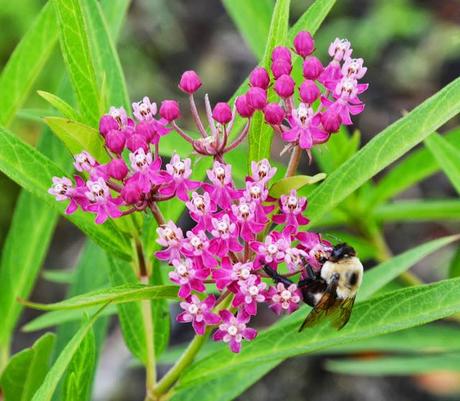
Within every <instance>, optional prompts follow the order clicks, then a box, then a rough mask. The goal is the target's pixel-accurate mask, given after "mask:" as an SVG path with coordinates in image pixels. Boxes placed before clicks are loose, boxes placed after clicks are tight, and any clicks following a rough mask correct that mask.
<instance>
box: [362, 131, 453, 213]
mask: <svg viewBox="0 0 460 401" xmlns="http://www.w3.org/2000/svg"><path fill="white" fill-rule="evenodd" d="M445 139H446V140H447V141H448V142H449V143H450V144H452V145H456V144H458V143H460V129H459V128H456V129H454V130H452V131H450V132H449V133H447V134H446V135H445ZM438 170H439V164H438V162H437V161H436V160H435V158H434V157H433V155H432V154H431V152H430V151H429V150H428V149H426V148H425V147H423V148H421V149H418V150H416V151H414V152H412V153H411V154H409V155H408V156H406V157H405V158H404V159H403V160H401V161H400V162H399V163H398V164H397V165H396V166H395V167H393V168H392V169H391V170H390V171H389V172H388V173H387V174H386V175H385V176H384V177H383V178H382V179H381V180H380V181H379V182H378V183H377V185H376V187H375V191H374V193H373V195H372V197H371V198H370V199H369V202H368V203H369V205H371V206H373V205H376V204H378V203H381V202H384V201H386V200H387V199H390V198H392V197H393V196H395V195H397V194H398V193H400V192H402V191H404V190H405V189H407V188H409V187H411V186H412V185H414V184H416V183H417V182H419V181H421V180H423V179H425V178H427V177H429V176H430V175H432V174H434V173H435V172H436V171H438Z"/></svg>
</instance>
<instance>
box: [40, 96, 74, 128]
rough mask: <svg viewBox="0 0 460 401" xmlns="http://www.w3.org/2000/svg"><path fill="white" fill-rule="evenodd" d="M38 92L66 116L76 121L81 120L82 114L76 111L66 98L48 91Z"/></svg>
mask: <svg viewBox="0 0 460 401" xmlns="http://www.w3.org/2000/svg"><path fill="white" fill-rule="evenodd" d="M38 94H39V95H40V96H41V97H42V98H43V99H45V100H46V101H47V102H48V103H49V104H50V105H51V106H53V107H54V108H55V109H56V110H57V111H59V112H60V113H61V114H62V115H63V116H64V117H66V118H68V119H69V120H74V121H79V120H80V116H79V115H78V113H77V111H75V110H74V109H73V108H72V106H71V105H70V104H69V103H67V102H66V101H65V100H64V99H61V98H60V97H59V96H57V95H53V94H52V93H49V92H46V91H38Z"/></svg>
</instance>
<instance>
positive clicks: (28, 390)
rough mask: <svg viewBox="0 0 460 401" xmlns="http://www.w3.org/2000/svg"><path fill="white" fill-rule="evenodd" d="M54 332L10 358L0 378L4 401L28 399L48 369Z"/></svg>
mask: <svg viewBox="0 0 460 401" xmlns="http://www.w3.org/2000/svg"><path fill="white" fill-rule="evenodd" d="M54 338H55V336H54V334H51V333H47V334H44V335H43V336H42V337H40V338H39V339H38V340H37V341H35V343H34V345H33V346H32V347H30V348H26V349H23V350H22V351H20V352H18V353H17V354H15V355H13V357H12V358H11V359H10V361H9V363H8V365H7V367H6V369H5V370H4V372H3V374H2V376H1V378H0V387H1V389H2V390H3V396H4V397H5V400H6V401H30V400H31V399H32V396H33V395H34V393H35V392H36V391H37V389H38V387H39V386H40V385H41V383H42V382H43V380H44V378H45V376H46V374H47V373H48V369H49V362H50V359H51V352H52V350H53V344H54Z"/></svg>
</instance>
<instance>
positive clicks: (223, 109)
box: [212, 102, 232, 124]
mask: <svg viewBox="0 0 460 401" xmlns="http://www.w3.org/2000/svg"><path fill="white" fill-rule="evenodd" d="M212 118H214V120H216V121H217V122H218V123H221V124H228V123H229V122H230V121H232V109H231V108H230V106H229V105H228V104H227V103H224V102H219V103H217V104H216V105H215V107H214V110H213V111H212Z"/></svg>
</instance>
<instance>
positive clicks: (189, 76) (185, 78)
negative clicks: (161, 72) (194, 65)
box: [179, 70, 201, 95]
mask: <svg viewBox="0 0 460 401" xmlns="http://www.w3.org/2000/svg"><path fill="white" fill-rule="evenodd" d="M200 86H201V80H200V77H199V76H198V74H197V73H196V72H195V71H192V70H190V71H185V72H184V73H183V74H182V77H181V79H180V82H179V89H180V90H181V91H182V92H185V93H188V94H189V95H191V94H192V93H195V92H196V91H197V90H198V89H200Z"/></svg>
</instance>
